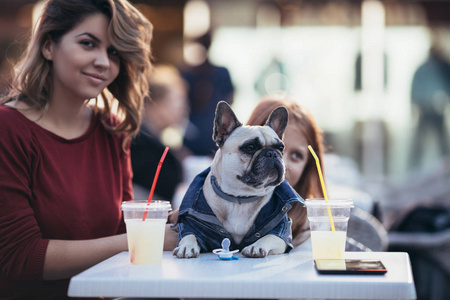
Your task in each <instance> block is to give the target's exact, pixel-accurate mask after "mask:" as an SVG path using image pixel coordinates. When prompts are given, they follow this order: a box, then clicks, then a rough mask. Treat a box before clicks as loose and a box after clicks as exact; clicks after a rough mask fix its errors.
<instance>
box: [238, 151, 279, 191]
mask: <svg viewBox="0 0 450 300" xmlns="http://www.w3.org/2000/svg"><path fill="white" fill-rule="evenodd" d="M237 178H238V179H239V180H241V181H242V182H244V183H245V184H247V185H250V186H253V187H259V186H261V185H263V184H264V185H265V186H271V185H273V186H276V185H279V184H280V183H281V182H282V181H283V180H284V162H283V158H282V156H281V155H280V152H278V151H277V150H275V149H272V148H265V149H263V150H262V151H261V152H260V153H259V154H258V156H257V157H256V159H255V160H254V162H253V165H252V167H251V169H250V171H249V172H247V173H245V174H244V175H243V176H237Z"/></svg>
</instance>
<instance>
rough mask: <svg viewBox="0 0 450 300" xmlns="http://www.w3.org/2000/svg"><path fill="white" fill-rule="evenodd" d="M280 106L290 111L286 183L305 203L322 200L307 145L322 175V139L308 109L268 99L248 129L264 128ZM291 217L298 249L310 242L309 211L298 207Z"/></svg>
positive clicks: (278, 98)
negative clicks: (313, 154)
mask: <svg viewBox="0 0 450 300" xmlns="http://www.w3.org/2000/svg"><path fill="white" fill-rule="evenodd" d="M279 106H284V107H286V108H287V110H288V111H289V122H288V126H287V128H286V131H285V133H284V138H283V142H284V145H285V148H284V154H283V157H284V162H285V165H286V180H287V181H288V182H289V183H290V185H291V186H292V187H293V188H294V189H295V190H296V192H297V193H298V194H299V195H300V196H301V197H302V198H304V199H306V198H323V191H322V188H321V185H320V179H319V175H318V172H317V167H316V162H315V160H314V158H313V157H312V155H311V153H310V152H309V150H308V145H311V146H312V148H313V149H314V151H315V152H316V154H317V156H318V157H319V160H320V164H321V168H322V171H323V166H322V153H323V147H324V146H323V136H322V132H321V131H320V129H319V127H318V126H317V124H316V122H315V120H314V118H313V116H312V115H311V113H310V112H309V111H308V110H307V109H306V108H304V107H302V106H300V105H299V104H297V103H295V102H293V101H291V100H289V99H287V98H286V97H284V96H278V95H273V96H265V97H263V99H261V101H260V102H259V103H258V105H257V106H256V107H255V109H254V110H253V112H252V114H251V116H250V118H249V119H248V121H247V125H264V124H265V123H266V120H267V118H268V117H269V115H270V113H271V112H272V111H273V110H274V109H275V108H277V107H279ZM288 215H289V217H290V218H291V219H292V236H293V240H292V243H293V244H294V246H295V247H297V246H299V245H301V244H302V243H303V242H304V241H306V240H307V239H308V238H309V228H308V222H307V216H306V207H304V206H302V205H295V206H293V207H292V208H291V210H289V212H288Z"/></svg>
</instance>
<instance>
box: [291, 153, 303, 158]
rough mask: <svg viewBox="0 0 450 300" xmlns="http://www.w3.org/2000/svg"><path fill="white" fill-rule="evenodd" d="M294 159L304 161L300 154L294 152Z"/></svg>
mask: <svg viewBox="0 0 450 300" xmlns="http://www.w3.org/2000/svg"><path fill="white" fill-rule="evenodd" d="M292 157H293V158H294V159H296V160H301V159H303V155H302V154H301V153H300V152H294V153H292Z"/></svg>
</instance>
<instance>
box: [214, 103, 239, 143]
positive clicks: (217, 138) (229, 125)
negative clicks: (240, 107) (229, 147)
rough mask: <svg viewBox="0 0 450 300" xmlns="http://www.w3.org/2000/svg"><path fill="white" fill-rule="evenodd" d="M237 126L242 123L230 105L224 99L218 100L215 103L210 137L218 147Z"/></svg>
mask: <svg viewBox="0 0 450 300" xmlns="http://www.w3.org/2000/svg"><path fill="white" fill-rule="evenodd" d="M239 126H242V124H241V123H240V122H239V121H238V119H237V118H236V115H235V114H234V112H233V110H232V109H231V107H230V105H228V103H226V102H225V101H220V102H219V103H217V107H216V116H215V118H214V131H213V136H212V138H213V141H214V142H216V144H217V146H219V148H220V147H222V145H223V144H224V143H225V140H226V139H227V138H228V137H229V136H230V134H231V133H232V132H233V131H234V130H235V129H236V128H238V127H239Z"/></svg>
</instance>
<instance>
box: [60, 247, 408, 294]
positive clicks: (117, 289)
mask: <svg viewBox="0 0 450 300" xmlns="http://www.w3.org/2000/svg"><path fill="white" fill-rule="evenodd" d="M238 256H239V259H238V260H232V261H224V260H219V259H218V257H217V255H214V254H212V253H204V254H201V255H200V258H197V259H178V258H176V257H173V256H172V253H171V252H164V255H163V262H162V264H161V265H158V266H138V265H131V264H130V263H129V257H128V252H122V253H119V254H117V255H115V256H113V257H111V258H110V259H107V260H105V261H103V262H102V263H100V264H98V265H96V266H94V267H92V268H90V269H88V270H86V271H84V272H82V273H80V274H78V275H76V276H74V277H73V278H72V279H71V281H70V286H69V292H68V294H69V296H71V297H99V296H104V297H159V298H164V297H166V298H241V299H243V298H253V299H255V298H259V299H264V298H266V299H268V298H269V299H270V298H271V299H274V298H276V299H295V298H296V299H305V298H308V299H416V292H415V287H414V281H413V277H412V272H411V264H410V261H409V256H408V254H407V253H403V252H348V253H346V257H347V258H364V259H369V258H372V259H374V258H377V259H381V261H382V262H383V263H384V265H385V266H386V269H387V270H388V272H387V273H386V274H385V275H320V274H318V273H317V272H316V270H315V269H314V264H313V260H312V255H311V252H295V251H293V252H291V253H289V254H282V255H272V256H268V257H266V258H245V257H243V256H241V255H240V254H238Z"/></svg>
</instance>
